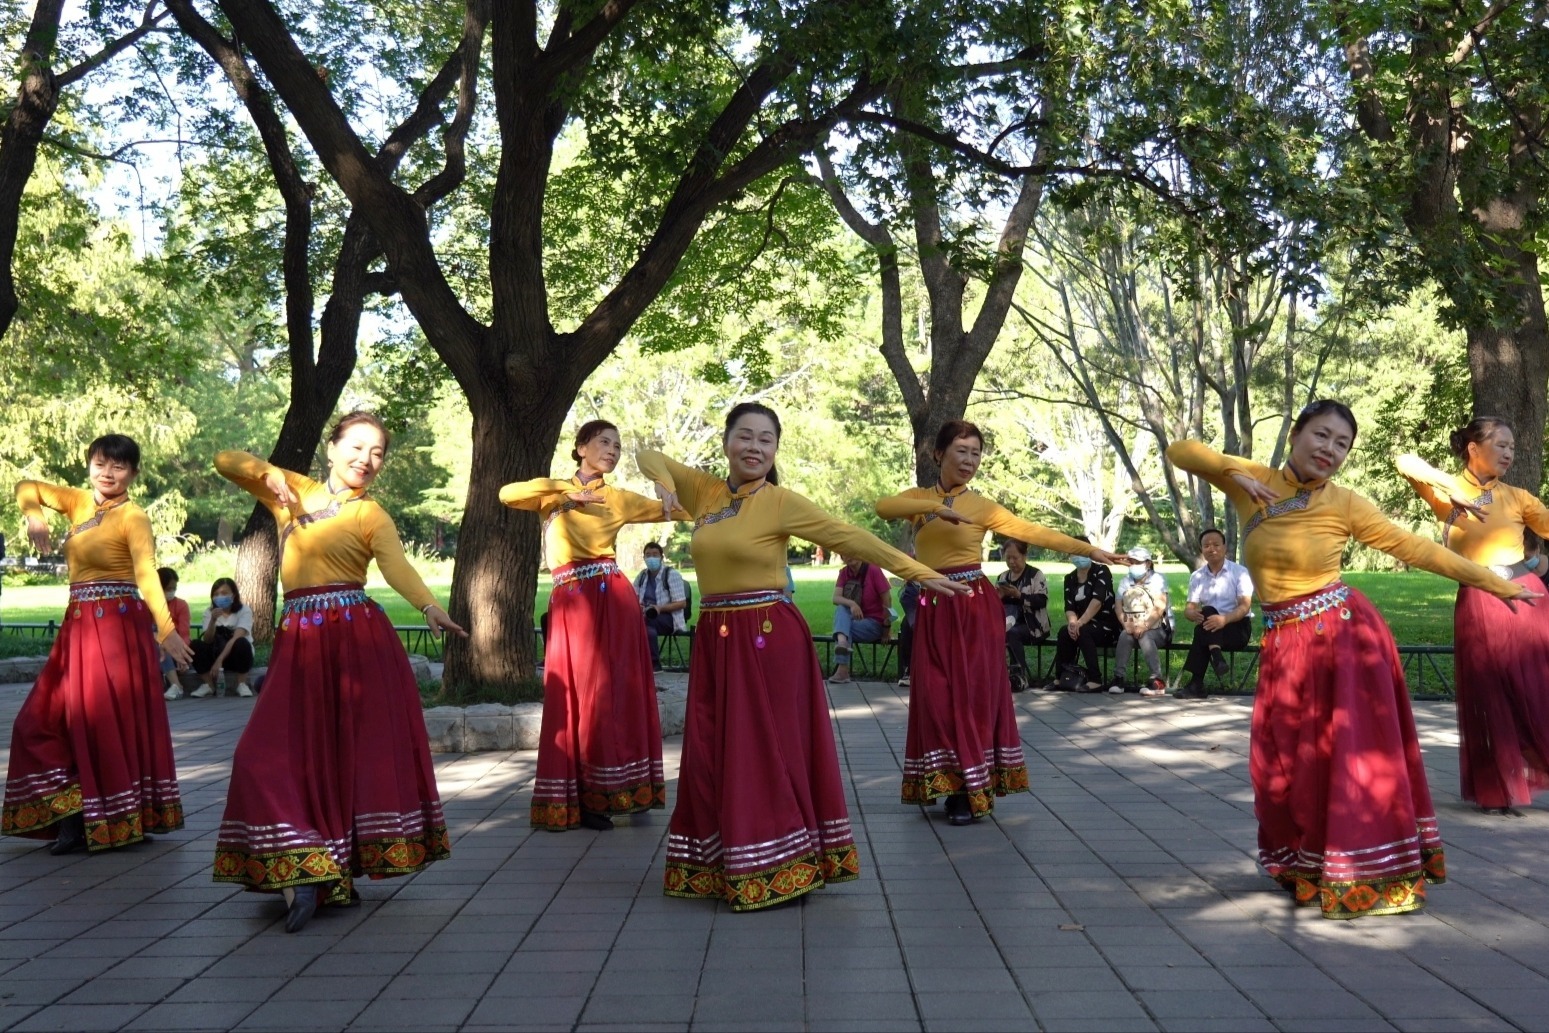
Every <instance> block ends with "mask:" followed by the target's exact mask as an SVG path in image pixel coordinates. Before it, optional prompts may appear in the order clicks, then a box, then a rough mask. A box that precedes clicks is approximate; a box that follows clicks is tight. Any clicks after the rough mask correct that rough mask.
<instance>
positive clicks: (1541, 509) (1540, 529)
mask: <svg viewBox="0 0 1549 1033" xmlns="http://www.w3.org/2000/svg"><path fill="white" fill-rule="evenodd" d="M1517 494H1518V495H1520V496H1521V497H1522V523H1523V524H1524V525H1526V526H1527V527H1528V528H1529V529H1531V530H1532V532H1533V533H1534V534H1536V535H1538V536H1539V537H1540V538H1549V506H1545V505H1544V501H1543V499H1540V498H1539V497H1538V496H1537V495H1534V494H1533V493H1532V492H1530V491H1526V490H1524V489H1522V488H1518V489H1517Z"/></svg>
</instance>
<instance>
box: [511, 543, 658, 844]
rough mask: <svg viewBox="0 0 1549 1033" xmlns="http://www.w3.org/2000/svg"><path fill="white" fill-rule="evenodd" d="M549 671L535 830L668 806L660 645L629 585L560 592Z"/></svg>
mask: <svg viewBox="0 0 1549 1033" xmlns="http://www.w3.org/2000/svg"><path fill="white" fill-rule="evenodd" d="M543 666H544V673H543V728H542V733H541V737H540V738H539V741H538V773H537V778H536V781H535V783H534V788H533V794H532V824H533V827H534V828H543V829H552V830H556V831H557V830H561V829H573V828H576V827H578V826H579V825H580V823H581V812H582V811H583V810H586V811H592V812H594V813H599V814H633V813H635V812H637V811H645V810H650V809H652V808H661V807H665V806H666V805H667V780H666V778H665V776H664V775H663V773H662V728H661V718H660V716H659V714H658V713H657V708H656V680H655V677H654V675H653V674H652V673H651V647H650V644H649V643H648V642H647V641H646V636H645V622H644V621H643V620H642V619H641V616H640V604H639V603H638V602H637V601H636V599H635V591H634V588H633V587H632V586H631V585H630V583H629V581H628V579H626V578H625V577H624V576H623V575H622V574H620V573H618V571H617V570H615V571H613V572H612V573H611V574H606V575H603V576H600V577H590V578H582V579H580V580H576V581H571V582H569V583H568V584H565V585H561V586H559V587H556V588H555V589H554V594H553V595H552V596H550V597H549V640H548V646H547V648H546V649H545V650H544V661H543Z"/></svg>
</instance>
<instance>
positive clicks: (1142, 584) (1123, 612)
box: [1108, 549, 1173, 696]
mask: <svg viewBox="0 0 1549 1033" xmlns="http://www.w3.org/2000/svg"><path fill="white" fill-rule="evenodd" d="M1129 557H1130V566H1129V573H1128V574H1126V575H1125V576H1124V580H1123V581H1121V582H1119V587H1118V590H1117V593H1116V595H1117V597H1118V601H1117V603H1116V604H1115V607H1114V608H1115V609H1116V610H1117V611H1118V615H1119V628H1120V630H1119V638H1118V641H1117V642H1115V643H1114V650H1113V684H1112V685H1110V686H1108V691H1109V692H1128V691H1129V687H1128V685H1127V683H1126V680H1125V677H1124V676H1125V674H1126V672H1128V671H1129V662H1130V654H1131V653H1132V652H1134V650H1135V647H1136V646H1139V647H1140V655H1141V656H1143V657H1144V658H1145V661H1146V668H1147V670H1148V671H1149V672H1150V677H1149V678H1148V679H1147V680H1146V683H1145V685H1143V686H1141V688H1140V694H1141V695H1142V696H1165V695H1167V680H1166V679H1165V678H1163V677H1162V653H1161V650H1162V647H1163V646H1165V645H1167V642H1168V640H1169V639H1171V638H1172V624H1173V613H1172V601H1171V600H1170V599H1168V598H1167V580H1166V579H1165V578H1163V577H1162V575H1161V574H1158V573H1157V572H1156V566H1155V564H1154V563H1152V561H1151V551H1150V550H1149V549H1131V550H1130V551H1129Z"/></svg>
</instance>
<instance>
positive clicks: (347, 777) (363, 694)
mask: <svg viewBox="0 0 1549 1033" xmlns="http://www.w3.org/2000/svg"><path fill="white" fill-rule="evenodd" d="M306 594H307V593H306V592H291V593H287V594H286V599H287V600H290V599H293V598H295V597H297V596H303V597H304V596H305V595H306ZM450 855H451V847H450V837H449V836H448V833H447V827H446V819H445V818H444V817H443V816H442V812H441V799H440V795H439V794H438V793H437V791H436V778H435V770H434V767H433V766H432V763H431V754H430V742H429V739H428V737H427V735H426V733H425V716H424V711H423V710H422V708H421V705H420V696H419V687H418V685H417V684H416V683H415V680H414V672H413V670H412V669H411V668H410V667H409V660H408V657H407V655H406V654H405V653H404V650H403V646H402V644H401V643H400V642H399V641H398V636H397V634H396V633H395V632H394V631H393V627H392V624H391V622H390V621H389V620H388V617H387V614H386V613H384V612H383V610H382V608H381V607H380V606H378V605H377V604H376V603H374V602H371V601H369V600H367V601H365V602H362V603H354V604H351V605H348V606H333V607H331V608H326V609H319V610H316V611H311V612H302V613H291V614H287V615H286V616H285V617H284V618H283V619H282V621H281V623H280V627H279V629H278V631H277V632H276V634H275V645H274V654H273V656H272V657H271V659H270V661H269V673H268V675H267V677H265V679H264V685H263V692H262V693H261V694H260V695H259V697H258V700H257V702H256V703H255V705H254V707H253V713H252V715H251V716H250V717H249V718H248V722H247V727H246V728H245V729H244V730H243V732H242V738H241V739H240V740H238V742H237V750H236V755H235V756H234V757H233V758H232V765H231V789H230V791H229V793H228V795H227V798H226V813H225V815H224V817H223V818H222V819H221V827H220V835H219V837H218V839H217V843H216V851H215V881H216V882H236V883H241V884H243V885H245V886H246V887H247V888H249V889H253V890H263V891H270V892H272V891H276V890H280V889H283V888H284V887H287V886H299V885H304V884H308V883H333V885H332V887H331V888H330V894H329V897H328V900H329V902H332V903H344V902H347V901H348V899H349V891H350V888H351V883H352V880H353V878H354V877H355V876H359V875H363V874H364V875H369V876H371V877H373V878H381V877H386V876H390V875H407V874H409V873H412V872H417V871H419V870H420V869H422V868H424V867H425V866H426V865H428V864H430V863H431V862H433V861H439V860H444V859H445V858H447V857H449V856H450Z"/></svg>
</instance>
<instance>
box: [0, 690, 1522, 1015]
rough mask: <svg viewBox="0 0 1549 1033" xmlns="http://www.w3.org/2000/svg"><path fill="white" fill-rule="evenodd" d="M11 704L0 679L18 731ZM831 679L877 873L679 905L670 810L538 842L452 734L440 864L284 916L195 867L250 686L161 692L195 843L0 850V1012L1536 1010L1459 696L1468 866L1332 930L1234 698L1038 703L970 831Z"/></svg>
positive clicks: (1514, 883)
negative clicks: (1476, 786)
mask: <svg viewBox="0 0 1549 1033" xmlns="http://www.w3.org/2000/svg"><path fill="white" fill-rule="evenodd" d="M25 692H26V686H7V687H4V688H0V726H4V727H6V728H8V727H9V725H10V723H11V719H12V718H13V717H14V715H15V712H16V708H17V706H18V705H19V703H20V701H21V699H22V697H23V695H24V694H25ZM832 698H833V703H834V707H835V714H836V716H837V729H838V738H839V747H840V752H841V754H842V760H843V762H844V765H845V767H846V770H847V771H848V774H849V778H850V790H851V815H852V818H853V819H854V822H855V833H856V838H857V839H858V840H859V841H860V844H861V856H862V861H863V865H864V875H863V877H862V879H861V880H860V881H859V882H855V883H848V884H845V885H843V886H838V887H833V888H830V889H826V890H820V891H818V892H816V893H813V894H811V895H810V896H808V897H807V898H805V900H804V901H802V902H801V903H800V904H797V905H794V906H791V907H788V908H784V909H781V910H777V911H772V912H767V913H755V914H732V913H731V912H730V911H729V910H728V909H726V908H725V907H724V906H715V905H711V904H706V903H699V902H690V901H683V900H669V899H667V898H665V897H663V896H662V895H661V877H662V859H663V850H664V839H665V836H666V828H667V820H666V815H665V813H657V814H654V815H651V816H649V817H645V818H640V819H636V820H635V821H634V822H633V823H629V822H621V823H620V827H619V828H618V829H617V830H615V831H614V832H611V833H603V834H597V833H592V832H570V833H565V834H559V835H556V834H553V833H544V832H536V833H535V832H532V831H530V830H529V829H528V827H527V803H528V798H529V793H530V782H531V779H532V775H533V766H534V759H535V755H534V754H533V753H531V752H511V753H484V754H473V755H448V756H442V757H440V758H438V761H437V769H438V774H439V777H440V784H441V791H442V794H443V797H444V799H445V802H446V809H447V816H448V818H449V820H450V822H451V825H452V831H453V840H454V842H453V858H452V860H451V861H449V862H446V863H442V864H438V865H435V866H433V867H432V868H431V869H430V870H429V871H426V872H425V873H423V874H421V875H419V876H416V877H414V878H410V879H397V880H390V881H384V882H376V883H371V882H365V883H362V884H361V892H362V895H363V896H364V897H365V902H364V905H363V906H361V907H359V908H357V909H354V910H350V911H341V912H328V911H324V912H323V913H320V914H319V916H318V917H317V918H316V919H314V920H313V921H312V923H311V924H310V925H309V926H308V927H307V928H306V930H305V931H304V932H302V933H300V934H299V935H294V936H288V935H286V934H285V933H284V931H283V929H282V927H281V922H280V919H281V913H282V912H281V905H280V904H279V903H278V902H277V901H276V899H275V898H265V897H260V896H257V895H254V894H245V893H242V892H239V891H236V890H234V889H233V888H230V887H226V886H218V885H216V884H214V883H212V882H210V877H209V869H210V862H211V857H212V852H213V848H214V837H215V829H216V825H217V823H218V821H219V818H220V814H221V808H222V804H223V798H224V794H225V789H226V781H227V775H228V771H229V764H230V760H231V753H232V748H233V746H234V744H235V742H236V738H237V735H238V733H239V732H240V731H241V728H242V724H243V721H244V720H245V718H246V715H247V713H248V711H249V710H250V708H251V701H249V700H239V699H216V700H204V701H201V700H182V701H179V702H177V703H174V704H170V705H169V710H170V712H171V714H172V727H173V732H174V736H175V740H176V745H177V753H178V761H179V775H180V776H181V778H182V785H183V793H184V802H185V804H186V806H187V808H188V826H189V827H188V828H187V829H186V830H185V831H184V832H182V833H178V834H174V835H171V836H167V837H164V838H160V839H158V841H157V842H156V843H154V844H150V845H145V846H140V847H133V848H129V849H126V850H120V851H114V852H112V853H110V854H108V855H103V856H96V857H86V856H84V855H75V856H72V857H65V858H53V857H50V856H49V855H48V853H47V852H46V851H45V850H44V849H43V848H42V846H41V845H40V844H34V843H32V842H30V841H21V840H4V841H0V925H3V933H0V959H3V960H0V1029H6V1030H17V1031H24V1030H117V1029H128V1030H225V1029H241V1030H284V1031H296V1030H311V1029H319V1030H342V1029H345V1028H348V1029H352V1030H454V1029H462V1030H470V1031H473V1030H496V1029H511V1030H527V1029H532V1030H540V1029H541V1030H572V1029H573V1030H690V1029H692V1030H948V1029H990V1030H1016V1029H1029V1030H1031V1029H1045V1030H1070V1031H1075V1030H1152V1029H1164V1030H1174V1029H1176V1030H1215V1029H1220V1030H1287V1031H1290V1030H1309V1031H1310V1030H1331V1031H1332V1030H1389V1029H1400V1030H1443V1029H1445V1030H1453V1029H1468V1030H1513V1029H1522V1030H1533V1029H1540V1030H1541V1029H1549V929H1546V927H1545V923H1546V920H1549V864H1546V863H1545V857H1546V856H1549V811H1545V810H1538V809H1533V810H1531V811H1528V812H1527V813H1526V816H1525V817H1522V818H1487V817H1485V816H1483V815H1480V814H1477V813H1474V812H1472V811H1471V810H1470V809H1468V808H1467V807H1465V806H1464V805H1462V804H1461V802H1460V801H1459V799H1458V797H1457V771H1456V745H1457V733H1456V729H1455V726H1454V725H1453V720H1452V711H1451V707H1450V705H1447V704H1439V703H1423V704H1419V705H1418V707H1417V710H1418V720H1419V723H1420V729H1421V738H1422V741H1423V742H1424V743H1425V746H1426V750H1427V757H1426V759H1427V763H1428V764H1429V766H1430V771H1431V778H1432V787H1433V791H1434V792H1435V794H1436V797H1437V803H1438V806H1439V809H1440V812H1441V813H1440V816H1441V827H1442V833H1443V835H1444V836H1445V838H1446V841H1447V860H1448V866H1449V869H1450V873H1451V879H1452V881H1451V882H1449V883H1448V884H1447V885H1444V886H1439V887H1433V889H1432V891H1431V906H1430V907H1429V908H1428V909H1427V910H1426V911H1424V912H1422V913H1421V914H1418V915H1404V916H1398V917H1392V918H1366V919H1360V920H1356V921H1353V922H1333V921H1327V920H1324V919H1322V918H1320V917H1319V916H1318V915H1317V913H1316V912H1314V911H1306V910H1302V911H1297V910H1294V909H1293V908H1292V906H1291V904H1290V901H1289V899H1288V898H1287V897H1286V896H1285V895H1284V894H1283V893H1281V892H1279V891H1277V890H1276V889H1275V888H1274V886H1273V884H1272V883H1270V882H1269V881H1268V880H1267V879H1265V878H1263V877H1261V876H1259V875H1258V874H1257V873H1256V871H1255V868H1254V864H1253V854H1252V848H1253V842H1254V822H1253V815H1252V799H1251V794H1250V792H1249V789H1248V784H1247V763H1246V750H1247V732H1248V713H1249V701H1248V700H1246V699H1240V698H1230V699H1223V698H1216V699H1211V700H1208V701H1205V702H1203V703H1195V704H1184V703H1179V702H1175V701H1173V700H1170V699H1167V700H1154V701H1153V700H1141V699H1138V698H1137V697H1134V696H1126V697H1122V698H1119V697H1109V696H1069V695H1040V694H1031V695H1028V696H1025V697H1019V704H1020V717H1021V721H1022V728H1023V739H1024V742H1025V743H1026V748H1027V754H1028V763H1029V766H1030V769H1031V775H1032V784H1033V790H1034V791H1033V793H1032V795H1022V796H1015V797H1010V798H1008V799H1005V800H1003V801H1001V804H1000V807H999V808H998V810H997V817H996V818H995V819H994V820H989V821H984V822H980V823H978V824H977V825H975V826H973V827H970V828H952V827H949V826H948V825H947V824H946V822H945V820H944V817H943V816H942V815H941V814H940V812H939V809H938V810H937V811H936V812H934V813H932V815H931V817H930V818H929V819H927V818H925V817H923V816H922V814H921V811H920V810H919V809H918V808H908V807H904V806H901V805H900V804H899V803H898V780H899V769H900V761H901V756H902V751H903V740H904V724H905V719H906V709H905V708H906V699H907V697H906V696H902V695H900V694H899V693H898V691H897V690H895V689H894V688H893V687H892V686H885V685H880V684H874V683H866V684H861V685H848V686H842V687H834V690H833V697H832ZM677 748H678V740H677V739H669V740H668V742H667V763H668V774H669V777H670V776H672V775H673V774H674V773H675V770H676V761H677ZM673 789H675V786H674V785H669V792H671V791H672V790H673ZM749 799H750V801H756V787H749ZM753 805H756V802H755V803H754V804H753Z"/></svg>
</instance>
